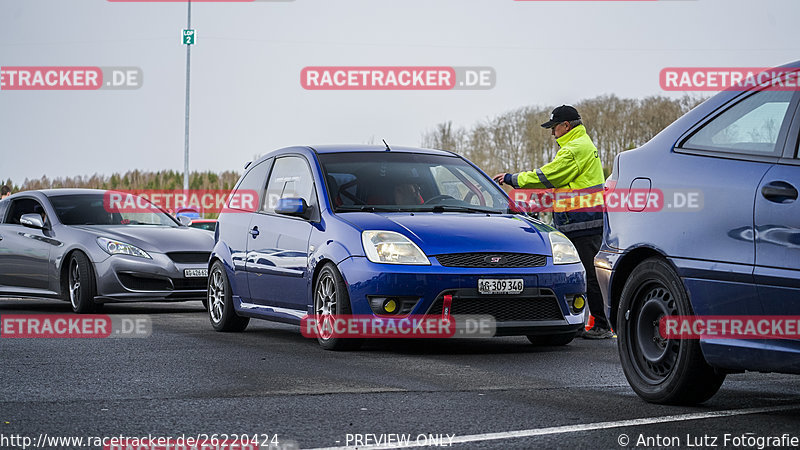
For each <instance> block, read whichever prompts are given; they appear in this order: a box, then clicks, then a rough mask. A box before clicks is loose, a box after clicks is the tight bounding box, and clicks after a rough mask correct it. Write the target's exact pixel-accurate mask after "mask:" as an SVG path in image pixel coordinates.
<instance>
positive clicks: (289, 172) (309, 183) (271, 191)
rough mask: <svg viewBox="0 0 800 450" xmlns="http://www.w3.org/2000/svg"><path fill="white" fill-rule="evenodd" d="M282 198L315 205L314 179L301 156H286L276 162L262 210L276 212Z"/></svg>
mask: <svg viewBox="0 0 800 450" xmlns="http://www.w3.org/2000/svg"><path fill="white" fill-rule="evenodd" d="M282 198H302V199H303V200H305V201H306V203H307V204H308V205H315V204H316V203H317V202H316V195H314V177H313V176H312V175H311V171H310V170H309V168H308V163H307V162H306V160H305V159H303V158H301V157H299V156H286V157H283V158H278V159H277V160H275V168H274V169H272V174H271V175H270V176H269V183H268V184H267V194H266V197H265V198H264V202H263V203H262V208H261V210H262V211H264V212H268V213H271V212H273V211H275V207H276V206H277V205H278V200H279V199H282Z"/></svg>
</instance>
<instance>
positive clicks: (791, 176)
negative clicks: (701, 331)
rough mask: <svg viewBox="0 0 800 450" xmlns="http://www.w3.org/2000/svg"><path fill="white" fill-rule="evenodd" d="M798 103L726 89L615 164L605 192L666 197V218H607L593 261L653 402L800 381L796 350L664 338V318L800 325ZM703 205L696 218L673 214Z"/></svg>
mask: <svg viewBox="0 0 800 450" xmlns="http://www.w3.org/2000/svg"><path fill="white" fill-rule="evenodd" d="M783 70H784V71H798V70H800V61H798V62H795V63H792V64H789V65H787V66H784V68H783ZM798 102H800V92H798V89H797V88H794V89H785V88H784V89H775V88H769V89H749V90H747V91H742V90H739V91H732V90H728V91H724V92H721V93H719V94H717V95H715V96H714V97H712V98H710V99H709V100H707V101H706V102H704V103H703V104H701V105H700V106H698V107H696V108H695V109H693V110H692V111H690V112H689V113H687V114H686V115H685V116H683V117H682V118H680V119H678V120H677V121H676V122H675V123H673V124H672V125H670V126H669V127H667V128H666V129H665V130H664V131H662V132H661V133H660V134H658V135H657V136H656V137H655V138H653V139H652V140H651V141H650V142H648V143H647V144H645V145H643V146H642V147H640V148H638V149H636V150H632V151H627V152H624V153H621V154H620V155H619V156H617V158H616V160H615V162H614V169H613V174H612V176H611V177H610V178H609V181H608V182H607V185H613V186H615V189H616V190H619V189H631V190H633V191H645V192H656V191H658V192H660V193H663V198H664V203H663V209H661V210H660V211H652V210H648V209H647V208H642V207H641V206H636V205H633V206H628V207H627V208H626V209H625V210H619V209H617V210H611V209H610V210H609V211H607V212H606V213H605V215H604V220H605V231H604V239H603V246H602V248H601V250H600V253H598V255H597V256H596V257H595V268H596V271H597V275H598V279H599V282H600V286H601V290H602V292H603V297H604V299H605V302H606V308H607V313H608V314H609V318H610V319H611V323H612V324H614V325H615V327H614V328H615V330H616V332H617V334H618V338H619V340H618V346H619V353H620V358H621V361H622V365H623V369H624V372H625V376H626V377H627V379H628V381H629V383H630V385H631V387H632V388H633V389H634V391H636V393H637V394H638V395H639V396H640V397H642V398H643V399H645V400H647V401H650V402H654V403H669V404H693V403H700V402H703V401H705V400H707V399H709V398H711V397H712V396H713V395H714V394H715V393H716V392H717V391H718V390H719V388H720V386H721V385H722V382H723V380H724V378H725V375H726V374H728V373H735V372H742V371H746V370H753V371H760V372H781V373H800V340H797V339H792V338H783V339H780V338H778V339H776V338H774V337H771V338H759V337H754V338H749V337H748V338H725V339H722V338H707V337H705V338H700V339H677V338H664V337H662V336H663V335H662V334H661V333H660V331H659V325H660V323H661V319H662V318H663V317H664V316H667V317H671V316H695V317H696V318H702V317H705V316H749V317H753V316H759V317H760V316H800V201H798V199H797V195H798V194H797V192H798V187H800V155H798V135H799V134H800V110H799V108H798ZM676 193H677V194H676ZM687 193H689V194H687ZM691 193H694V194H693V195H694V196H695V197H694V201H695V205H689V206H693V207H688V208H687V207H685V206H687V205H676V204H671V202H675V201H676V200H681V199H683V200H686V198H687V195H692V194H691ZM648 206H649V205H648ZM678 206H684V207H683V208H678ZM795 337H796V333H795Z"/></svg>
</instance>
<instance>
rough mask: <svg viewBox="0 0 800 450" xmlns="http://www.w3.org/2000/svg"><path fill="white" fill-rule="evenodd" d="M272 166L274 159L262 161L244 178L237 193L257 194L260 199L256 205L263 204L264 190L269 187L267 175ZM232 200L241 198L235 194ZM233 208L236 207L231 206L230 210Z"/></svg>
mask: <svg viewBox="0 0 800 450" xmlns="http://www.w3.org/2000/svg"><path fill="white" fill-rule="evenodd" d="M271 166H272V158H270V159H267V160H264V161H261V162H260V163H258V164H256V165H255V166H253V167H251V168H250V170H249V171H248V172H247V173H246V174H245V175H244V177H243V178H242V181H241V182H240V183H239V185H238V186H237V187H236V192H237V193H241V192H244V191H253V192H255V194H256V196H257V199H258V200H257V201H256V203H255V204H256V205H258V204H259V203H260V202H261V199H262V198H263V197H264V189H265V188H266V186H267V174H269V168H270V167H271ZM232 198H241V197H240V196H237V195H235V194H234V195H233V196H232ZM233 206H234V205H233V204H231V205H229V207H230V208H233ZM234 209H236V208H234Z"/></svg>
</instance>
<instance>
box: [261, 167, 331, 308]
mask: <svg viewBox="0 0 800 450" xmlns="http://www.w3.org/2000/svg"><path fill="white" fill-rule="evenodd" d="M298 197H299V198H303V199H304V200H305V201H306V203H308V204H309V205H310V206H311V208H317V204H318V203H317V200H316V192H315V188H314V179H313V177H312V175H311V170H310V168H309V165H308V162H307V161H306V159H305V158H304V157H302V156H299V155H289V156H283V157H278V158H276V159H275V164H274V165H273V168H272V172H271V174H270V177H269V181H268V183H267V192H266V196H265V198H264V201H263V202H262V205H261V209H260V211H259V212H258V213H256V214H253V217H252V219H251V221H250V229H249V230H248V234H249V236H250V237H249V238H248V244H247V263H246V266H247V274H248V284H249V286H250V296H251V298H252V300H253V302H254V303H256V304H258V305H265V306H271V307H278V308H287V309H291V310H295V311H306V310H307V305H308V302H309V287H308V286H309V270H308V256H309V249H308V245H309V243H308V242H309V238H310V236H311V229H312V224H311V222H310V221H308V220H305V219H303V218H299V217H290V216H285V215H280V214H276V213H275V207H276V206H277V204H278V200H279V199H281V198H298Z"/></svg>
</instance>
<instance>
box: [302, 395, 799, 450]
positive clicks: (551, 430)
mask: <svg viewBox="0 0 800 450" xmlns="http://www.w3.org/2000/svg"><path fill="white" fill-rule="evenodd" d="M793 409H800V403H795V404H790V405H780V406H765V407H761V408H746V409H728V410H723V411H709V412H704V413H691V414H677V415H672V416H661V417H643V418H640V419H629V420H616V421H613V422H597V423H586V424H578V425H565V426H560V427H547V428H534V429H530V430H517V431H503V432H499V433H483V434H468V435H464V436H457V437H454V438H452V440H450V441H449V442H452V443H453V444H465V443H468V442H478V441H494V440H501V439H517V438H525V437H534V436H546V435H550V434H563V433H576V432H581V431H593V430H605V429H608V428H621V427H636V426H641V425H651V424H656V423H668V422H682V421H686V420H701V419H715V418H720V417H732V416H744V415H748V414H763V413H769V412H776V411H789V410H793ZM427 446H428V445H426V443H425V442H424V441H423V442H422V443H417V442H414V441H413V440H412V441H410V442H409V443H408V445H404V446H403V447H404V448H405V447H427ZM352 448H353V447H324V448H316V449H312V450H346V449H352ZM358 448H359V449H369V450H380V449H392V448H398V447H397V446H396V445H364V446H359V447H358Z"/></svg>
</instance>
